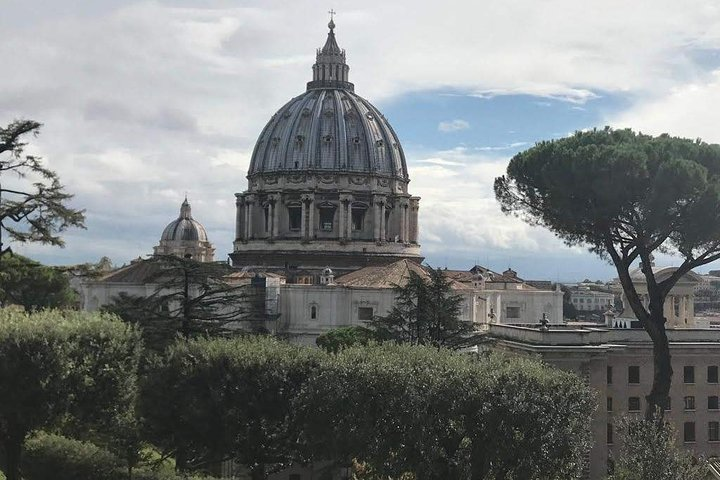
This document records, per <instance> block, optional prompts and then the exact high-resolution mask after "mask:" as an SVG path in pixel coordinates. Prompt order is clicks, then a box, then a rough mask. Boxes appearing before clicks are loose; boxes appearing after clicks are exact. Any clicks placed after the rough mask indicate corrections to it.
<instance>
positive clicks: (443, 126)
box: [438, 119, 470, 133]
mask: <svg viewBox="0 0 720 480" xmlns="http://www.w3.org/2000/svg"><path fill="white" fill-rule="evenodd" d="M468 128H470V123H468V122H466V121H465V120H460V119H455V120H446V121H444V122H440V123H438V130H439V131H441V132H445V133H448V132H457V131H459V130H467V129H468Z"/></svg>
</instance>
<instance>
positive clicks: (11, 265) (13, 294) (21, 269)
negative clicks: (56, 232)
mask: <svg viewBox="0 0 720 480" xmlns="http://www.w3.org/2000/svg"><path fill="white" fill-rule="evenodd" d="M77 303H78V298H77V293H75V291H74V290H73V289H72V288H70V281H69V280H68V277H67V275H66V274H65V273H64V272H63V271H61V270H60V269H57V268H52V267H46V266H45V265H42V264H40V263H38V262H35V261H33V260H30V259H29V258H26V257H23V256H21V255H17V254H8V255H2V256H0V306H8V305H20V306H22V307H24V308H25V310H28V311H33V310H42V309H44V308H72V307H75V306H76V305H77Z"/></svg>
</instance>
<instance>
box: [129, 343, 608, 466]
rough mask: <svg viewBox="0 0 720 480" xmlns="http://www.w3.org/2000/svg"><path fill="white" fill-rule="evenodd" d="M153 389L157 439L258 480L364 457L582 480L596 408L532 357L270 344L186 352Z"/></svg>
mask: <svg viewBox="0 0 720 480" xmlns="http://www.w3.org/2000/svg"><path fill="white" fill-rule="evenodd" d="M142 392H143V394H142V397H143V400H142V412H143V417H144V418H145V419H146V420H147V423H148V428H149V429H150V431H149V433H148V434H149V437H150V438H151V439H152V441H153V442H154V443H155V444H156V445H159V446H160V447H162V449H163V451H165V452H166V453H171V452H172V453H175V455H176V458H178V461H179V462H178V463H179V466H180V467H181V468H182V469H185V470H194V469H200V470H202V469H203V468H204V467H205V466H207V465H208V464H212V463H213V462H218V461H220V460H222V459H226V458H234V459H236V460H237V461H238V462H239V463H240V464H243V465H245V466H247V467H248V468H249V469H250V471H251V474H252V476H253V478H254V479H260V478H266V476H267V475H268V474H269V473H271V472H273V471H277V470H278V469H281V468H283V467H286V466H287V465H289V464H290V463H303V462H305V461H313V462H315V464H318V463H322V462H329V463H330V464H332V465H336V466H349V465H350V464H351V462H352V461H353V460H357V462H356V463H357V465H362V470H363V472H364V473H363V475H365V477H366V478H371V477H373V476H376V477H377V478H385V477H388V476H391V477H393V478H398V477H400V476H402V475H406V478H411V477H412V476H415V477H416V478H447V479H458V480H459V479H467V478H470V476H471V475H475V477H474V478H488V479H492V478H523V479H541V478H542V479H547V478H563V479H565V478H575V476H576V475H577V473H578V472H579V470H580V467H581V459H582V456H583V455H584V453H585V452H586V450H587V448H588V445H589V444H588V442H589V431H588V425H587V418H588V417H589V416H590V415H591V414H592V409H593V407H594V405H595V401H594V399H593V396H592V394H591V392H590V390H589V389H588V388H587V387H586V386H585V385H584V383H583V382H582V381H581V380H580V379H579V378H577V377H576V376H574V375H572V374H569V373H565V372H561V371H559V370H555V369H552V368H550V367H547V366H545V365H542V364H539V363H536V362H533V361H529V360H522V359H517V358H506V357H499V356H490V357H481V358H476V357H474V356H470V355H467V354H460V353H456V352H453V351H451V350H448V349H437V348H435V347H418V346H409V345H396V344H384V345H372V346H367V347H362V346H351V347H346V348H344V349H339V350H338V351H337V353H333V354H327V353H324V352H323V351H321V350H316V349H309V348H305V347H297V346H291V345H288V344H284V343H281V342H278V341H276V340H272V339H269V338H246V339H243V338H232V339H210V340H207V339H202V340H190V341H188V342H178V343H176V344H175V345H174V346H173V347H172V348H171V349H170V350H169V351H168V353H167V355H166V356H165V357H164V358H162V359H158V360H157V361H156V363H154V364H153V366H152V369H151V372H150V374H149V375H148V378H147V379H146V380H145V382H144V387H143V389H142ZM178 399H182V401H178ZM498 439H499V440H498ZM478 472H480V473H478ZM408 475H409V476H410V477H407V476H408ZM478 475H479V476H478ZM503 475H504V476H503Z"/></svg>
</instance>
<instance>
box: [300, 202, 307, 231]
mask: <svg viewBox="0 0 720 480" xmlns="http://www.w3.org/2000/svg"><path fill="white" fill-rule="evenodd" d="M300 205H301V210H300V238H301V239H303V240H305V235H306V233H307V229H306V228H305V214H306V212H307V205H306V204H305V196H303V197H302V198H301V199H300Z"/></svg>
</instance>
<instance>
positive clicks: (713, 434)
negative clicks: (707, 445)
mask: <svg viewBox="0 0 720 480" xmlns="http://www.w3.org/2000/svg"><path fill="white" fill-rule="evenodd" d="M708 442H720V422H708Z"/></svg>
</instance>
